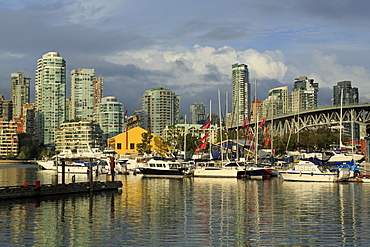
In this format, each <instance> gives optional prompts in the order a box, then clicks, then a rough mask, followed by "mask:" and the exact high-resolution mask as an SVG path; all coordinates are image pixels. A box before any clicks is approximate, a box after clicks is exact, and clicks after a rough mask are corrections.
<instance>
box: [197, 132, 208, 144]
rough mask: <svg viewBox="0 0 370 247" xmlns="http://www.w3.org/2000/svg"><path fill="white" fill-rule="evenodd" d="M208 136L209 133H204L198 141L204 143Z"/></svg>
mask: <svg viewBox="0 0 370 247" xmlns="http://www.w3.org/2000/svg"><path fill="white" fill-rule="evenodd" d="M208 136H209V133H206V134H205V135H204V136H203V137H202V138H201V139H200V140H199V141H201V142H204V141H205V140H206V139H207V137H208Z"/></svg>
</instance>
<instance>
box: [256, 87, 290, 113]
mask: <svg viewBox="0 0 370 247" xmlns="http://www.w3.org/2000/svg"><path fill="white" fill-rule="evenodd" d="M288 103H289V102H288V86H283V87H277V88H273V89H271V90H270V91H269V93H268V97H267V99H266V100H264V101H263V102H262V116H263V117H265V118H272V117H273V116H278V115H283V114H287V113H288Z"/></svg>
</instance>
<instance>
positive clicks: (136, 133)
mask: <svg viewBox="0 0 370 247" xmlns="http://www.w3.org/2000/svg"><path fill="white" fill-rule="evenodd" d="M147 132H148V131H146V130H145V129H143V128H140V127H135V128H132V129H130V130H128V131H127V132H123V133H121V134H119V135H116V136H114V137H112V138H109V139H108V146H109V148H110V149H113V150H115V151H116V152H117V153H118V154H123V155H137V154H139V152H138V150H137V144H139V143H142V142H143V137H142V134H143V133H147ZM152 135H153V138H152V140H151V142H150V145H151V146H152V148H151V150H152V152H154V151H157V152H158V153H159V154H161V155H163V152H164V151H163V150H164V149H167V146H164V145H162V143H163V142H162V137H160V136H156V135H154V134H153V133H152Z"/></svg>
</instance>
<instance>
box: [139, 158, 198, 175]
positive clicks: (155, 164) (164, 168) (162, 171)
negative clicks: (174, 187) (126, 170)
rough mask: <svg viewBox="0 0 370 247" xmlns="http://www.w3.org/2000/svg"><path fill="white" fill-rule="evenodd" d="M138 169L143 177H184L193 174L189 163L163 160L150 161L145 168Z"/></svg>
mask: <svg viewBox="0 0 370 247" xmlns="http://www.w3.org/2000/svg"><path fill="white" fill-rule="evenodd" d="M138 169H139V170H140V172H141V173H142V174H143V176H145V177H186V176H193V174H194V169H193V167H191V166H190V164H189V163H185V162H181V161H172V160H163V159H159V160H157V159H151V160H149V161H148V163H147V166H145V167H139V168H138Z"/></svg>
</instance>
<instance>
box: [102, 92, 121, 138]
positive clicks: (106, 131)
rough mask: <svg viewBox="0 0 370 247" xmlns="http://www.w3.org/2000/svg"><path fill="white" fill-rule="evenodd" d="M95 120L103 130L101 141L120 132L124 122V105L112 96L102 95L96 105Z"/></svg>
mask: <svg viewBox="0 0 370 247" xmlns="http://www.w3.org/2000/svg"><path fill="white" fill-rule="evenodd" d="M97 117H98V118H97V121H98V123H99V124H100V128H101V129H102V131H103V142H104V143H105V144H106V141H107V139H108V138H111V137H113V136H116V135H118V134H121V133H122V132H123V123H124V106H123V104H122V103H120V102H118V101H117V98H116V97H114V96H109V97H104V98H102V99H101V103H100V104H99V105H98V110H97Z"/></svg>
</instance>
